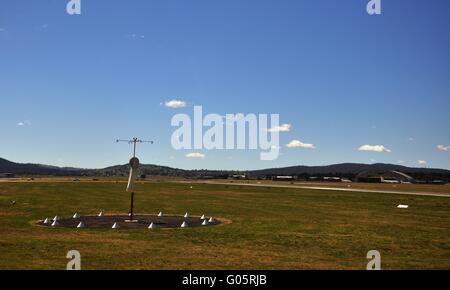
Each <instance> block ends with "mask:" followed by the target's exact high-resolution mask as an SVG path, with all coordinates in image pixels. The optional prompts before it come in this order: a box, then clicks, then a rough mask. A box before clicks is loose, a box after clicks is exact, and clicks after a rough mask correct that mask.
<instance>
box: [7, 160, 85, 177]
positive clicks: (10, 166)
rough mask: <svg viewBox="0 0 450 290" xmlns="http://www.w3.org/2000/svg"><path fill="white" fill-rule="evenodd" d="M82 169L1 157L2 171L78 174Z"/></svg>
mask: <svg viewBox="0 0 450 290" xmlns="http://www.w3.org/2000/svg"><path fill="white" fill-rule="evenodd" d="M80 171H81V169H77V168H64V167H57V166H50V165H43V164H32V163H15V162H11V161H8V160H6V159H3V158H0V173H14V174H41V175H77V174H79V173H80Z"/></svg>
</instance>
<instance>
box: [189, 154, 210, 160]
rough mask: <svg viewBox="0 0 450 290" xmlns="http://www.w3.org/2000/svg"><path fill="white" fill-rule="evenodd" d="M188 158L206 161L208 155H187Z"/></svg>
mask: <svg viewBox="0 0 450 290" xmlns="http://www.w3.org/2000/svg"><path fill="white" fill-rule="evenodd" d="M186 157H187V158H192V159H205V157H206V155H205V154H202V153H189V154H186Z"/></svg>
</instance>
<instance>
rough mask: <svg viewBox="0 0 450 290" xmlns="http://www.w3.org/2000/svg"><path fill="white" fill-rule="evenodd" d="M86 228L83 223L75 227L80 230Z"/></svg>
mask: <svg viewBox="0 0 450 290" xmlns="http://www.w3.org/2000/svg"><path fill="white" fill-rule="evenodd" d="M85 227H86V226H85V225H84V223H83V222H80V223H79V224H78V226H77V229H82V228H85Z"/></svg>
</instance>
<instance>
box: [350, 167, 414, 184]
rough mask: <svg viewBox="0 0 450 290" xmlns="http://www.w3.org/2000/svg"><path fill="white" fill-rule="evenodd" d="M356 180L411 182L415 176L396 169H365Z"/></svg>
mask: <svg viewBox="0 0 450 290" xmlns="http://www.w3.org/2000/svg"><path fill="white" fill-rule="evenodd" d="M355 181H356V182H370V183H411V182H413V181H414V178H412V177H411V176H409V175H407V174H405V173H402V172H400V171H394V170H392V171H385V172H374V171H363V172H361V173H359V174H358V175H357V176H356V178H355Z"/></svg>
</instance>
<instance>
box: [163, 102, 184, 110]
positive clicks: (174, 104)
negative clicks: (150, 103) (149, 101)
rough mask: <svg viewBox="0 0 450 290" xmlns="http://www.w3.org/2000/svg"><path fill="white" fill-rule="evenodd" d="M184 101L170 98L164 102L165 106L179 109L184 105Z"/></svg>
mask: <svg viewBox="0 0 450 290" xmlns="http://www.w3.org/2000/svg"><path fill="white" fill-rule="evenodd" d="M186 105H187V104H186V102H184V101H180V100H171V101H167V102H166V103H165V106H166V107H168V108H172V109H179V108H184V107H186Z"/></svg>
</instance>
